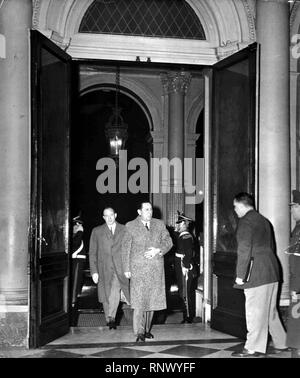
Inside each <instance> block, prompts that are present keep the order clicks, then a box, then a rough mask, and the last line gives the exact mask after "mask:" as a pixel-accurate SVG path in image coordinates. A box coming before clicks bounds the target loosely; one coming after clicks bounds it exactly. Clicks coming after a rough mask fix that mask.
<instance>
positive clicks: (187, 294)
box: [175, 257, 194, 319]
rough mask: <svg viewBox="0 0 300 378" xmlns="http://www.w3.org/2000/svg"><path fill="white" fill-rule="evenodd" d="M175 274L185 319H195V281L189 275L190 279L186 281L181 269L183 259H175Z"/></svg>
mask: <svg viewBox="0 0 300 378" xmlns="http://www.w3.org/2000/svg"><path fill="white" fill-rule="evenodd" d="M175 274H176V281H177V286H178V294H179V297H180V298H181V302H182V303H181V306H182V311H183V318H184V319H185V318H187V317H189V318H193V317H194V315H193V314H194V301H193V288H192V282H193V279H192V277H191V275H190V274H189V276H188V279H187V280H186V279H185V277H184V276H183V274H182V269H181V259H180V258H179V257H175Z"/></svg>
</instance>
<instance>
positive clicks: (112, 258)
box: [89, 222, 130, 303]
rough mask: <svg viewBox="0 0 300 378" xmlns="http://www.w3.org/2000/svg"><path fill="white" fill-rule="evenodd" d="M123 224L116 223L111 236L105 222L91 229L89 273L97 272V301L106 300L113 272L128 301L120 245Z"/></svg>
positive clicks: (123, 228) (127, 287)
mask: <svg viewBox="0 0 300 378" xmlns="http://www.w3.org/2000/svg"><path fill="white" fill-rule="evenodd" d="M116 223H117V222H116ZM124 232H125V226H124V225H122V224H120V223H117V224H116V228H115V233H114V235H113V236H112V234H111V232H110V230H109V228H108V226H107V225H106V223H105V224H103V225H101V226H98V227H95V228H94V229H93V230H92V233H91V238H90V246H89V261H90V270H91V274H94V273H98V274H99V282H98V298H99V302H102V303H103V302H108V297H109V293H110V289H111V282H112V277H113V273H114V272H115V273H116V275H117V277H118V280H119V282H120V285H121V289H122V291H123V293H124V295H125V297H126V299H127V301H128V302H129V300H130V299H129V280H128V279H127V278H126V277H125V275H124V269H123V263H122V255H121V245H122V239H123V236H124Z"/></svg>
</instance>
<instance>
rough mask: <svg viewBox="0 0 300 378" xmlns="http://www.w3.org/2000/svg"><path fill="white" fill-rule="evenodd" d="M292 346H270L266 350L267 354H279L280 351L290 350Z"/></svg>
mask: <svg viewBox="0 0 300 378" xmlns="http://www.w3.org/2000/svg"><path fill="white" fill-rule="evenodd" d="M291 351H292V348H289V347H287V348H271V349H270V351H268V354H279V353H282V352H291Z"/></svg>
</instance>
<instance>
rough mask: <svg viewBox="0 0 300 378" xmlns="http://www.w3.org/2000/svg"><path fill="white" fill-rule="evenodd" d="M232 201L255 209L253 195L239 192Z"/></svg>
mask: <svg viewBox="0 0 300 378" xmlns="http://www.w3.org/2000/svg"><path fill="white" fill-rule="evenodd" d="M234 201H236V202H241V203H243V204H244V205H246V206H251V207H255V200H254V197H253V195H252V194H250V193H247V192H241V193H238V194H237V195H235V197H234Z"/></svg>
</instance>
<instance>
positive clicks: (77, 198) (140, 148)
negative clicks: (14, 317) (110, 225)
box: [71, 84, 152, 326]
mask: <svg viewBox="0 0 300 378" xmlns="http://www.w3.org/2000/svg"><path fill="white" fill-rule="evenodd" d="M118 92H119V91H118ZM133 97H134V95H132V94H130V95H129V94H128V92H127V93H126V89H124V88H122V90H121V92H119V93H118V108H119V109H120V110H121V113H120V114H121V116H122V119H123V121H124V123H125V124H127V127H128V129H127V132H128V138H127V141H126V144H125V152H126V156H125V158H126V162H124V161H123V162H122V164H128V163H129V162H130V161H131V160H132V159H135V158H139V159H143V160H144V161H145V162H146V165H147V166H148V167H149V162H150V156H151V153H152V140H151V134H150V131H149V130H150V125H149V122H148V119H147V117H146V115H145V113H144V110H143V109H142V107H141V106H140V104H139V103H138V101H135V99H134V98H133ZM115 99H116V87H115V86H114V85H113V84H112V85H107V84H105V85H97V86H94V87H89V88H86V89H85V90H84V91H83V92H82V93H80V94H79V97H78V99H77V106H76V110H75V112H76V114H75V116H74V122H73V123H72V128H71V213H72V216H73V217H74V216H76V215H78V214H80V215H81V218H82V220H83V222H84V236H83V238H84V244H85V246H86V251H87V252H88V246H89V239H90V235H91V231H92V229H93V228H94V227H96V226H98V225H100V224H103V223H104V220H103V218H102V212H103V209H104V208H105V207H107V206H111V207H113V208H114V209H115V211H116V212H117V220H118V222H119V223H121V224H125V223H126V222H128V221H130V220H133V219H134V218H135V217H136V216H137V208H138V205H139V203H140V202H142V201H149V200H150V195H149V190H148V188H147V191H145V192H143V191H140V192H137V193H132V192H131V191H130V187H127V190H120V185H121V182H120V181H121V180H122V173H124V172H120V171H121V169H122V168H121V167H119V165H120V164H121V163H120V161H119V160H118V159H116V160H112V162H113V163H114V166H115V171H114V173H115V177H114V178H112V177H109V178H108V180H110V179H113V181H114V182H115V186H114V187H113V188H110V189H108V190H107V191H106V192H103V191H102V190H100V188H99V187H98V186H97V179H98V178H99V176H100V175H102V174H104V173H105V171H106V169H107V167H105V169H104V170H97V163H98V162H99V161H100V160H101V159H107V158H110V148H109V141H108V140H107V138H106V135H105V127H106V125H107V124H108V123H109V121H110V117H111V116H112V114H113V110H114V108H115ZM122 159H123V160H124V156H123V155H122ZM139 169H140V168H139V167H137V169H136V170H128V171H127V178H128V179H130V177H131V175H133V174H134V173H135V172H137V171H138V170H139ZM146 174H147V175H148V172H146ZM148 179H149V177H147V181H148ZM122 185H123V186H124V182H123V183H122ZM105 186H106V185H105ZM126 186H127V182H126ZM123 188H124V187H123ZM111 189H112V190H111ZM71 280H72V281H73V277H71ZM77 299H78V300H77V303H76V308H75V309H73V310H75V311H73V314H72V315H73V316H72V324H73V325H74V326H77V325H79V326H89V325H90V326H95V325H99V326H101V325H105V319H104V315H102V314H103V312H102V306H101V304H99V303H98V298H97V289H96V285H95V284H94V283H93V281H92V280H91V277H90V271H89V261H88V256H87V259H86V264H85V269H84V276H83V290H82V291H81V293H80V294H79V296H78V297H77ZM122 315H123V311H122V307H120V311H119V316H118V320H119V321H121V319H122ZM123 321H124V319H123ZM102 323H103V324H102Z"/></svg>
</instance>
